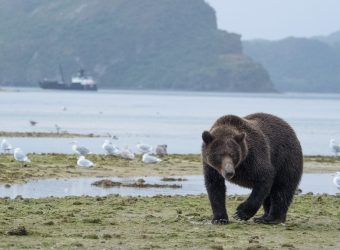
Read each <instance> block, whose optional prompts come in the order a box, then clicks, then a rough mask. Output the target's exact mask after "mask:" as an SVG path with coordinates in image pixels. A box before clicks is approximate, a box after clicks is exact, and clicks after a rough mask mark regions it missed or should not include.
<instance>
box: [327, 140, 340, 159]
mask: <svg viewBox="0 0 340 250" xmlns="http://www.w3.org/2000/svg"><path fill="white" fill-rule="evenodd" d="M329 147H330V148H331V149H332V151H333V152H334V153H335V156H338V153H339V152H340V145H339V144H338V143H337V142H336V141H335V140H334V139H331V140H330V142H329Z"/></svg>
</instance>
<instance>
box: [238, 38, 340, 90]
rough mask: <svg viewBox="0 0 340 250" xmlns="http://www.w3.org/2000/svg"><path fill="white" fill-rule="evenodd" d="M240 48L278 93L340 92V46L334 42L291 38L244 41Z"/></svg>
mask: <svg viewBox="0 0 340 250" xmlns="http://www.w3.org/2000/svg"><path fill="white" fill-rule="evenodd" d="M334 37H335V36H334ZM329 41H330V40H329ZM332 41H335V40H333V38H332ZM332 43H333V42H332ZM243 45H244V51H245V54H247V55H249V56H250V57H252V58H253V59H254V60H256V61H259V62H260V63H261V64H262V65H263V66H264V67H265V68H266V69H267V70H268V71H269V74H270V76H271V79H272V80H273V82H274V85H275V87H276V88H277V89H279V90H281V91H306V92H333V91H336V92H340V53H339V52H340V46H339V47H338V48H337V47H336V43H335V42H334V43H333V45H330V43H326V42H325V40H323V41H322V40H320V39H315V38H314V39H307V38H293V37H290V38H286V39H283V40H279V41H266V40H251V41H244V42H243Z"/></svg>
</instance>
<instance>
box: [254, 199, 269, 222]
mask: <svg viewBox="0 0 340 250" xmlns="http://www.w3.org/2000/svg"><path fill="white" fill-rule="evenodd" d="M270 199H271V198H270V195H268V197H267V198H266V199H265V200H264V202H263V210H264V214H263V215H262V216H260V217H256V218H254V222H256V223H263V220H264V219H265V218H266V217H267V216H268V215H269V211H270Z"/></svg>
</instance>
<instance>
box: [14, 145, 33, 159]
mask: <svg viewBox="0 0 340 250" xmlns="http://www.w3.org/2000/svg"><path fill="white" fill-rule="evenodd" d="M13 155H14V159H15V160H16V161H20V162H31V160H30V159H28V157H27V155H26V154H25V153H24V152H23V151H22V150H21V148H16V149H14V154H13Z"/></svg>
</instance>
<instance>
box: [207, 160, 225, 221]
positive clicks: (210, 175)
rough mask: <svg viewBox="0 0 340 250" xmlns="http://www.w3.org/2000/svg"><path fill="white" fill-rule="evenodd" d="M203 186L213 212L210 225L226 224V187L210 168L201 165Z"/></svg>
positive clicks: (223, 181) (222, 179) (218, 175)
mask: <svg viewBox="0 0 340 250" xmlns="http://www.w3.org/2000/svg"><path fill="white" fill-rule="evenodd" d="M203 170H204V180H205V186H206V188H207V192H208V196H209V200H210V204H211V208H212V211H213V219H212V221H211V223H212V224H228V223H229V219H228V214H227V210H226V207H225V196H226V195H225V193H226V186H225V180H224V178H223V177H222V176H221V175H220V174H219V173H218V172H217V171H216V170H215V169H213V168H212V167H210V166H209V165H207V164H203Z"/></svg>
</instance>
